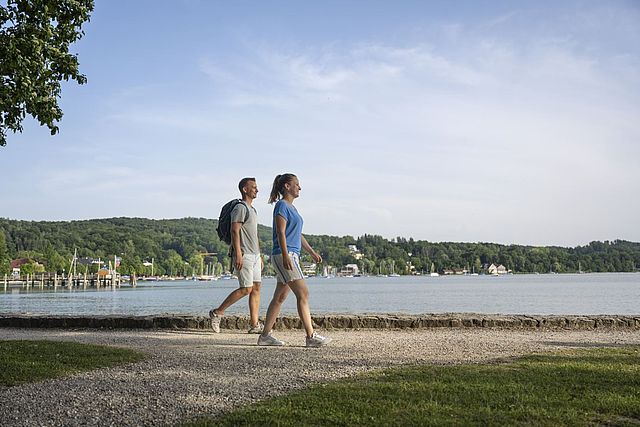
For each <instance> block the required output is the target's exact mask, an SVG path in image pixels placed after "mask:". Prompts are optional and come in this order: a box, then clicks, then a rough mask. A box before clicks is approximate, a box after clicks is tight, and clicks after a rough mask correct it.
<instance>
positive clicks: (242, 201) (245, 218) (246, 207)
mask: <svg viewBox="0 0 640 427" xmlns="http://www.w3.org/2000/svg"><path fill="white" fill-rule="evenodd" d="M240 203H241V204H242V205H244V208H245V209H246V210H247V214H246V215H245V216H244V222H247V221H248V220H249V206H248V205H247V204H246V203H245V202H244V200H240ZM243 224H244V223H243Z"/></svg>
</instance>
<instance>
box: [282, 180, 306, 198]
mask: <svg viewBox="0 0 640 427" xmlns="http://www.w3.org/2000/svg"><path fill="white" fill-rule="evenodd" d="M285 188H286V189H287V193H289V194H291V195H292V196H293V198H294V199H295V198H297V197H300V190H302V187H300V181H298V177H295V176H294V177H293V178H292V179H291V181H289V182H288V183H286V184H285Z"/></svg>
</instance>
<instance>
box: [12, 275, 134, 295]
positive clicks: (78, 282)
mask: <svg viewBox="0 0 640 427" xmlns="http://www.w3.org/2000/svg"><path fill="white" fill-rule="evenodd" d="M0 280H2V282H1V284H0V286H2V287H3V288H4V291H5V292H6V291H7V290H8V289H12V288H24V289H45V288H47V289H57V288H67V289H87V288H91V287H93V288H96V289H100V288H113V289H117V288H120V287H121V286H122V284H123V282H124V281H123V280H122V277H121V276H120V274H119V273H115V274H72V275H64V274H55V273H54V274H51V273H42V274H33V275H31V274H27V275H25V276H20V277H10V276H7V275H6V274H5V275H4V279H0ZM124 283H125V284H127V285H129V286H132V287H135V286H136V284H137V278H136V276H135V275H134V276H131V278H130V279H129V280H128V281H126V282H124Z"/></svg>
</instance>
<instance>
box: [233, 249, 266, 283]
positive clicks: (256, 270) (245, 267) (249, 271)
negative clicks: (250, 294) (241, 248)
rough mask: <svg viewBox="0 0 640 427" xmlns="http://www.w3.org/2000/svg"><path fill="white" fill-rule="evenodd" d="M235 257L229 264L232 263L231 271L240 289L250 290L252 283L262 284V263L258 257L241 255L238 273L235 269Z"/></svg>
mask: <svg viewBox="0 0 640 427" xmlns="http://www.w3.org/2000/svg"><path fill="white" fill-rule="evenodd" d="M235 259H236V258H235V255H234V256H233V258H232V260H231V262H233V265H234V267H233V269H234V273H235V274H236V276H238V281H239V282H240V287H241V288H250V287H252V286H253V282H262V263H261V261H260V255H256V254H243V255H242V270H240V271H238V270H237V269H236V268H235V265H236V262H235Z"/></svg>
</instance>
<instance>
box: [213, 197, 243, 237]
mask: <svg viewBox="0 0 640 427" xmlns="http://www.w3.org/2000/svg"><path fill="white" fill-rule="evenodd" d="M238 203H242V204H243V205H244V206H245V207H246V208H247V215H246V216H245V219H244V220H245V222H246V221H247V219H249V207H248V206H247V205H246V204H245V203H244V202H243V201H242V200H240V199H233V200H231V201H230V202H228V203H227V204H225V205H224V206H223V207H222V210H221V211H220V218H218V227H216V232H217V233H218V237H219V238H220V240H222V241H223V242H225V243H226V244H227V245H230V244H231V212H233V208H235V207H236V205H237V204H238Z"/></svg>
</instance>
